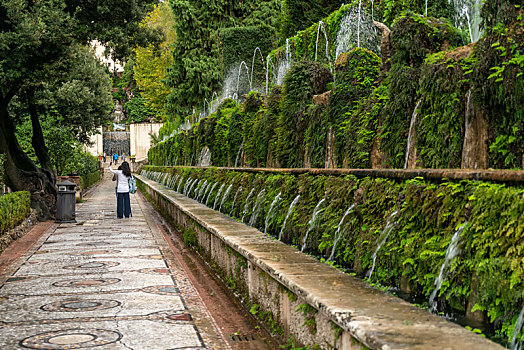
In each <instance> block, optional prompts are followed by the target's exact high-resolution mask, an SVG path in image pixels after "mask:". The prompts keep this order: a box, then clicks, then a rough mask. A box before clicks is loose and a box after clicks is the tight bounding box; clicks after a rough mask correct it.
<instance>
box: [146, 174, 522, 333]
mask: <svg viewBox="0 0 524 350" xmlns="http://www.w3.org/2000/svg"><path fill="white" fill-rule="evenodd" d="M145 170H148V171H167V172H170V173H171V174H173V175H180V176H184V177H185V178H189V179H191V178H195V177H198V178H199V179H206V180H208V182H211V183H215V182H217V183H218V185H217V186H216V189H215V192H217V191H218V187H219V186H221V184H224V183H225V184H231V183H233V185H232V189H231V195H230V196H229V197H228V198H226V200H225V203H224V206H223V212H225V213H227V214H229V213H232V216H233V217H234V218H236V219H238V220H240V219H241V218H242V216H245V218H244V221H249V219H250V215H251V212H252V210H253V209H252V201H251V200H253V199H254V198H255V197H256V195H257V193H259V192H260V190H261V189H265V195H264V197H263V200H262V201H261V211H260V213H259V218H260V220H257V222H256V225H257V226H258V227H261V228H263V227H264V218H265V216H266V215H267V213H268V211H269V207H270V205H271V202H272V201H273V199H274V198H275V196H276V195H277V194H278V193H281V197H282V200H281V205H279V206H277V207H276V208H274V210H275V218H274V220H273V223H272V224H271V225H270V226H269V229H268V234H271V235H273V236H274V237H278V236H279V233H280V229H281V227H282V224H283V221H284V219H285V217H286V215H287V212H288V208H289V206H290V204H291V202H292V201H293V199H294V198H295V197H296V196H297V194H300V195H301V197H300V200H299V202H298V204H297V206H296V207H295V210H294V211H293V213H292V215H291V216H290V218H289V220H288V223H287V224H286V229H285V230H284V231H283V232H282V241H284V242H285V243H288V244H293V245H296V246H301V245H302V239H303V238H304V235H305V233H306V231H307V230H308V227H309V225H308V222H309V220H310V219H311V215H312V212H313V209H314V207H315V206H316V205H317V203H318V202H319V201H320V200H321V199H323V198H325V199H326V203H325V206H324V208H323V212H322V214H321V215H320V216H319V220H318V223H317V226H316V228H315V229H313V230H312V231H311V232H310V235H309V237H308V243H307V251H308V252H310V253H313V254H314V255H316V256H320V257H323V258H327V257H328V256H329V255H330V254H331V252H332V248H333V243H334V240H335V232H336V231H337V230H338V229H339V227H338V225H339V224H340V220H341V218H342V216H343V215H344V213H345V212H346V210H347V209H348V207H350V206H351V205H353V204H355V207H354V210H353V211H352V212H351V213H349V214H348V215H347V216H346V218H345V220H344V221H343V222H342V224H341V229H340V231H339V233H340V239H339V241H338V244H337V246H336V248H335V252H334V260H333V262H332V263H333V264H335V265H337V266H340V267H343V268H349V269H352V270H353V271H355V272H356V273H357V274H359V275H360V276H363V275H364V274H365V272H366V271H367V270H368V269H369V268H370V267H371V265H372V259H371V257H372V254H373V252H374V251H375V249H376V247H377V240H378V238H379V236H380V234H381V232H382V231H383V230H384V227H385V225H386V222H387V220H388V218H389V217H390V216H391V215H392V213H394V212H395V211H396V212H397V214H396V216H394V217H393V219H394V222H396V226H395V228H394V229H393V230H392V231H391V233H390V235H389V237H388V239H387V241H386V242H385V244H384V246H383V247H382V248H381V250H380V251H379V252H378V255H377V259H376V265H375V270H374V273H373V280H372V281H371V282H373V283H380V285H382V286H390V287H395V288H400V287H401V286H402V285H403V283H405V284H409V288H410V289H411V291H412V292H413V293H415V294H417V295H420V296H423V297H425V298H427V297H429V295H430V294H431V292H432V291H433V289H434V281H435V278H436V277H437V276H438V274H439V270H440V267H441V265H442V263H443V261H444V257H445V254H446V250H447V247H448V246H449V243H450V241H451V237H452V236H453V234H454V233H455V232H456V230H457V229H458V227H460V226H462V225H465V229H464V231H463V233H462V238H461V242H462V243H461V250H462V253H461V255H460V257H459V258H457V259H455V260H454V261H453V262H452V264H451V269H450V273H449V275H448V277H447V279H446V281H445V282H444V283H443V285H442V288H441V290H440V293H439V297H438V298H439V303H440V304H445V305H447V306H448V307H452V308H453V309H455V310H456V311H457V312H465V310H466V309H471V308H472V307H473V305H471V304H469V302H470V293H473V302H474V303H475V304H476V306H475V308H476V309H478V310H483V311H484V312H485V313H486V315H487V316H488V317H489V318H490V321H491V322H492V324H493V326H494V328H495V329H496V330H497V332H498V334H499V336H500V337H501V338H508V337H510V336H511V329H512V327H513V325H514V324H515V322H516V319H517V317H518V314H519V311H520V309H521V303H522V300H524V293H523V292H522V291H523V290H524V279H523V278H524V264H522V263H521V262H522V261H524V260H523V258H524V256H523V254H524V245H523V243H522V242H524V239H522V238H524V226H523V225H522V223H523V222H524V218H523V217H522V213H524V189H523V188H522V187H516V186H508V185H498V184H491V183H486V182H478V181H475V182H472V181H444V182H433V181H427V180H423V179H421V178H415V179H412V180H408V181H402V180H391V179H384V178H355V177H353V176H324V175H311V174H303V175H300V176H297V175H291V174H272V173H269V172H267V173H251V172H249V173H248V172H244V171H242V170H239V171H227V170H224V169H214V168H211V169H206V170H202V169H189V168H182V167H176V168H168V167H154V166H146V167H145ZM139 187H140V188H141V189H142V187H143V185H142V184H140V182H139ZM249 193H251V197H250V201H251V204H250V205H248V206H247V209H246V201H247V199H248V197H249ZM235 194H236V197H237V198H236V203H235V205H234V207H233V203H232V202H233V200H234V197H235ZM211 198H213V196H211ZM224 208H225V209H224ZM245 209H246V212H244V210H245ZM228 251H229V254H230V255H231V257H232V258H234V259H235V260H236V264H235V265H236V266H235V267H233V268H232V270H231V271H229V272H228V276H227V277H226V280H228V283H229V284H230V286H231V287H232V288H235V289H237V290H239V289H242V288H241V287H240V286H241V284H239V283H240V282H239V279H238V276H239V274H241V273H242V271H243V270H244V269H245V268H246V263H247V262H246V260H245V258H243V257H242V256H240V255H239V254H238V253H236V252H235V251H233V250H228ZM474 275H475V276H476V279H477V281H476V285H477V286H476V287H474V288H473V287H472V285H473V281H472V276H474ZM267 278H268V277H267V276H265V275H264V279H267ZM384 288H388V287H384ZM286 292H287V294H288V298H289V300H290V301H292V302H295V301H296V296H294V295H293V293H291V292H290V291H286ZM311 322H312V321H311ZM312 325H313V324H311V326H312Z"/></svg>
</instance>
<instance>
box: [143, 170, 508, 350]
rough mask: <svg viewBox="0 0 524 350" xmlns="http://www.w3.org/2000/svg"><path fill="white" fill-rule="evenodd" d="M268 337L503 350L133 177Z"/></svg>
mask: <svg viewBox="0 0 524 350" xmlns="http://www.w3.org/2000/svg"><path fill="white" fill-rule="evenodd" d="M136 178H137V181H138V184H139V187H140V188H141V190H142V192H143V193H144V194H146V196H148V197H149V199H150V200H151V201H153V202H154V204H156V205H157V206H158V207H159V209H160V210H161V211H162V212H163V214H164V215H166V216H168V218H169V219H170V220H171V221H172V222H173V223H174V224H175V225H176V226H177V227H178V229H179V230H180V231H181V232H183V233H184V236H185V238H186V239H187V242H191V239H193V240H194V241H193V244H194V245H195V248H196V249H197V250H198V251H199V252H200V254H201V255H202V256H203V257H204V258H205V259H206V260H207V261H208V262H209V263H210V265H211V266H212V267H213V268H214V269H215V270H216V272H217V273H218V274H219V275H220V276H222V278H223V279H224V281H225V282H226V284H228V285H229V287H230V288H231V289H233V291H234V292H235V293H236V294H237V295H238V296H239V297H240V298H241V299H242V300H243V301H244V302H245V303H249V304H248V305H249V306H250V307H251V311H252V312H253V313H254V314H256V316H258V317H259V319H261V320H262V321H264V322H265V324H266V326H267V327H268V328H269V329H270V331H271V332H272V333H273V334H274V335H276V336H279V337H281V339H282V340H285V339H287V338H289V337H290V336H293V337H294V338H295V339H297V340H298V341H299V342H300V343H303V344H307V345H310V346H313V345H318V346H319V347H320V348H322V349H360V348H365V347H367V348H370V349H384V350H386V349H461V350H462V349H502V347H501V346H500V345H498V344H496V343H494V342H491V341H489V340H487V339H485V338H483V337H481V336H479V335H477V334H475V333H473V332H470V331H468V330H466V329H465V328H462V327H460V326H458V325H456V324H454V323H451V322H448V321H446V320H445V319H443V318H440V317H438V316H435V315H432V314H430V313H429V312H428V311H426V310H422V309H420V308H417V307H416V306H414V305H411V304H409V303H407V302H405V301H404V300H402V299H400V298H397V297H395V296H392V295H389V294H387V293H385V292H382V291H380V290H378V289H376V288H374V287H371V286H370V285H369V284H367V283H366V282H364V281H362V280H361V279H358V278H356V277H353V276H351V275H348V274H345V273H343V272H341V271H339V270H337V269H335V268H333V267H331V266H329V265H327V264H324V263H321V262H319V261H317V260H316V259H314V258H312V257H310V256H307V255H305V254H303V253H301V252H300V251H298V250H297V249H295V248H293V247H291V246H288V245H286V244H284V243H282V242H280V241H277V240H275V239H273V238H271V237H269V236H267V235H265V234H263V233H262V232H260V231H258V230H257V229H255V228H252V227H250V226H247V225H245V224H243V223H239V222H237V221H235V220H233V219H231V218H229V217H227V216H226V215H224V214H221V213H220V212H217V211H215V210H212V209H210V208H208V207H207V206H205V205H203V204H200V203H199V202H197V201H195V200H193V199H190V198H188V197H186V196H184V195H181V194H179V193H177V192H175V191H173V190H170V189H168V188H166V187H164V186H162V185H161V184H159V183H157V182H154V181H151V180H149V179H146V178H144V177H141V176H139V175H137V176H136Z"/></svg>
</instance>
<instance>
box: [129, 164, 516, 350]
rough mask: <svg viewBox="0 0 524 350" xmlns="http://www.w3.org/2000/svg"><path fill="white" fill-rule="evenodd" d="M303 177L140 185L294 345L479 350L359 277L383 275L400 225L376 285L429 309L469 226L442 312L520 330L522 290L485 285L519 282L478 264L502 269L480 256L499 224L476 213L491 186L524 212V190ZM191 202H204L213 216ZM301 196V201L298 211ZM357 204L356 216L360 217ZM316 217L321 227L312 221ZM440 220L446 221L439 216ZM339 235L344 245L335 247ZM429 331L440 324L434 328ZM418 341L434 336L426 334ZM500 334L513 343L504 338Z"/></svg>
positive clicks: (179, 178)
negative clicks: (380, 243) (486, 313)
mask: <svg viewBox="0 0 524 350" xmlns="http://www.w3.org/2000/svg"><path fill="white" fill-rule="evenodd" d="M302 172H303V173H302V174H300V175H299V174H289V173H285V172H284V171H282V172H278V171H271V170H268V171H264V170H262V169H253V170H247V171H236V170H232V169H194V168H193V169H191V168H159V167H146V170H145V171H143V173H142V174H143V176H142V177H139V178H140V179H141V180H140V186H139V187H140V188H141V190H142V191H143V192H144V193H146V194H147V195H148V196H149V198H150V199H151V200H152V201H153V202H154V203H156V204H157V205H158V206H159V208H160V209H161V210H162V212H163V213H164V214H165V215H166V216H167V217H169V218H170V219H171V220H172V221H173V222H174V224H175V225H177V226H178V228H179V230H180V232H182V233H183V234H184V240H185V242H186V244H188V245H193V246H195V248H196V249H198V250H199V251H200V253H201V254H202V255H203V256H204V257H205V258H206V260H208V261H209V262H211V264H212V266H214V267H215V268H216V271H217V272H218V273H219V274H220V275H221V276H222V277H223V279H224V280H225V281H226V283H227V284H228V285H229V287H230V288H231V289H233V290H234V291H235V292H236V293H237V294H238V295H240V296H241V297H242V298H243V301H244V302H245V303H247V304H248V307H251V311H252V312H253V313H254V314H256V315H257V316H259V317H260V318H261V320H263V321H264V322H265V323H266V325H268V326H269V328H270V329H271V330H272V331H273V333H274V334H275V335H278V336H284V337H285V338H287V337H289V336H291V335H293V336H294V337H295V338H296V339H297V341H298V342H299V343H302V344H308V345H310V346H313V345H315V344H317V345H319V346H320V348H323V349H328V348H338V349H341V348H351V347H350V346H351V338H352V337H354V338H356V339H357V340H358V342H359V343H360V344H361V345H362V344H363V345H365V346H368V347H370V348H373V349H381V348H384V349H385V348H388V346H389V348H391V349H396V348H398V349H401V348H402V349H406V348H416V347H417V346H419V347H420V348H428V347H424V346H430V344H431V346H434V347H435V348H439V346H441V348H454V347H457V348H460V347H463V346H468V345H465V344H466V343H467V342H468V341H469V340H468V341H466V343H462V341H464V339H465V338H463V337H462V336H463V333H462V332H466V333H465V334H468V332H467V331H466V330H464V329H463V331H459V330H458V329H460V328H455V327H457V326H452V324H450V323H448V322H446V321H444V320H443V319H440V318H438V317H435V316H432V315H430V314H429V313H428V311H426V310H421V309H418V308H416V307H414V306H408V304H406V303H404V302H402V301H401V300H400V299H397V298H394V297H392V296H388V295H387V294H384V293H382V292H380V291H379V290H378V289H375V288H371V286H369V285H368V284H366V283H364V282H363V281H361V280H359V279H357V278H354V277H352V276H354V275H360V276H362V275H363V274H364V273H365V272H366V271H367V270H368V269H369V268H370V267H371V265H372V255H373V252H374V250H375V248H376V242H377V240H378V238H379V236H380V235H381V233H382V232H383V229H384V227H385V226H386V223H387V222H394V225H393V226H394V229H393V230H392V231H391V233H390V235H389V238H388V239H387V241H386V243H385V245H384V247H383V248H382V250H380V251H379V254H378V255H377V259H376V266H375V270H374V274H373V275H372V278H371V282H372V284H374V285H376V286H377V287H379V288H382V289H384V290H388V289H389V290H397V291H399V290H402V291H404V292H411V293H413V295H414V294H416V293H420V294H423V295H425V298H426V300H427V296H429V293H430V292H431V291H432V290H433V289H434V287H433V282H434V280H435V278H436V276H437V275H438V273H439V269H440V266H441V265H442V262H443V260H444V255H445V252H446V249H447V246H448V245H449V242H450V240H451V236H453V235H454V233H455V232H456V231H457V227H459V226H461V225H462V224H466V225H465V226H464V227H465V229H464V232H463V235H462V237H461V243H460V247H461V250H462V254H461V255H460V257H459V258H458V259H456V260H454V261H453V262H452V265H451V266H452V268H451V269H450V274H449V277H448V278H447V279H446V281H445V282H444V283H443V285H442V289H441V293H440V294H441V297H440V298H438V301H439V302H438V303H439V310H444V309H446V308H449V306H453V307H457V306H458V307H461V309H462V312H463V314H464V315H465V314H466V312H467V308H468V307H469V308H471V306H472V303H478V304H479V306H480V307H483V306H484V305H487V308H489V310H490V312H494V311H497V312H498V313H504V314H505V318H506V319H507V320H508V322H511V321H509V320H510V319H513V320H515V319H516V316H517V315H518V313H519V311H520V305H518V303H515V302H516V300H514V299H513V300H508V299H511V296H510V295H503V294H504V293H506V292H509V291H508V289H514V290H513V292H517V290H522V289H521V288H520V286H514V287H511V288H510V287H509V286H507V285H506V286H505V288H504V287H502V286H500V287H501V288H500V290H498V291H494V290H489V288H486V287H485V282H488V281H493V280H495V279H497V283H501V280H503V279H505V278H510V277H511V276H509V275H506V276H504V274H505V273H509V270H507V269H506V270H505V271H506V272H505V273H502V274H500V273H499V274H498V276H497V274H495V275H494V271H493V270H490V267H489V266H486V269H487V270H490V272H489V273H491V276H490V277H489V276H487V274H483V273H482V272H481V271H482V270H483V269H478V267H479V266H478V265H484V264H488V265H490V263H489V261H487V258H486V256H485V255H487V254H489V253H488V252H486V251H485V252H484V253H482V254H481V253H480V252H479V253H478V254H476V253H475V252H474V250H475V246H476V245H477V244H479V243H480V242H482V241H483V237H482V236H483V235H482V234H479V232H478V226H480V225H482V224H483V223H484V224H485V223H486V221H487V220H488V219H487V218H484V219H481V218H479V219H478V220H475V219H474V218H473V217H472V216H473V215H474V214H477V213H478V212H479V211H480V212H483V211H482V210H481V209H479V207H478V206H480V205H484V204H485V202H486V201H482V202H481V203H476V202H475V199H474V198H473V197H474V196H475V195H481V193H480V192H479V191H482V190H481V189H482V188H483V190H484V191H488V192H490V191H494V192H496V193H498V194H499V195H500V194H501V193H505V195H504V197H505V200H503V201H504V202H505V201H506V200H507V201H508V203H506V205H509V206H513V205H516V206H519V205H520V206H522V205H523V204H524V203H522V199H520V203H519V204H516V203H515V202H514V200H515V199H517V198H521V197H522V193H523V191H522V190H521V189H517V188H512V187H510V188H506V187H505V186H504V185H493V184H492V185H487V184H484V186H483V185H480V184H479V186H478V188H477V187H476V186H475V185H473V184H472V183H469V182H467V181H464V182H462V183H461V182H456V183H453V182H443V183H437V182H430V181H424V180H423V179H421V178H415V179H412V180H408V181H406V180H393V179H389V180H388V179H385V178H370V177H367V178H357V177H355V176H353V175H331V176H327V175H323V174H321V173H317V174H311V173H308V172H307V171H305V170H302ZM146 177H150V178H153V179H155V180H157V181H159V182H160V183H159V182H157V181H152V180H149V179H147V178H146ZM161 183H164V184H166V185H167V187H165V186H162V185H161ZM169 188H174V189H175V190H177V191H178V192H175V191H174V190H171V189H169ZM181 193H186V194H187V195H189V196H190V197H193V198H198V199H199V201H200V202H203V203H207V204H208V207H209V208H208V207H205V206H204V205H202V204H200V203H198V202H197V201H194V200H191V199H189V198H187V197H186V196H184V195H182V194H181ZM297 195H300V197H299V199H298V200H297V201H295V200H296V199H297ZM508 196H509V197H508ZM519 196H520V197H519ZM510 197H511V198H510ZM431 200H435V202H436V203H431ZM293 201H295V204H296V206H295V207H292V206H291V207H292V208H293V209H292V210H291V214H290V215H288V213H289V212H290V210H289V208H290V204H291V203H292V202H293ZM517 202H519V200H517ZM319 203H323V204H320V205H319ZM468 203H469V204H468ZM353 204H355V206H354V207H353V208H354V211H349V210H348V208H350V207H351V206H352V205H353ZM498 204H499V205H500V203H498ZM464 206H466V207H467V208H464ZM212 208H215V209H217V210H220V211H222V212H223V213H226V214H228V215H231V216H232V217H233V218H236V220H238V221H244V222H245V223H248V224H251V226H252V227H248V226H246V225H244V224H242V223H240V222H238V221H235V220H231V219H229V218H227V217H226V216H224V215H222V214H219V213H217V212H216V211H214V210H212ZM315 208H316V209H317V214H318V215H317V220H316V221H315V220H313V221H312V212H313V211H314V210H315ZM319 208H320V210H318V209H319ZM507 209H508V208H506V209H504V210H499V211H498V215H497V214H495V213H494V214H493V216H490V218H491V219H490V220H493V217H500V214H503V215H502V216H503V217H504V216H507V214H506V213H505V211H506V210H507ZM513 210H514V211H518V209H517V208H514V209H513ZM394 211H397V212H398V214H397V215H396V216H394V219H393V220H392V219H391V218H388V217H389V216H391V214H392V213H393V212H394ZM509 211H510V212H511V210H509ZM466 212H467V213H466ZM502 212H503V213H502ZM437 213H440V214H442V215H443V217H442V218H440V219H439V218H437ZM268 214H269V215H268ZM517 215H520V214H517ZM286 216H288V218H287V220H286ZM342 217H344V220H341V218H342ZM499 220H500V222H499V223H498V224H497V225H496V226H497V228H498V226H499V225H507V224H508V222H507V221H506V219H499ZM284 221H285V222H286V223H285V224H284ZM509 221H511V219H510V220H509ZM313 222H314V224H312V223H313ZM503 222H504V223H503ZM513 225H515V223H513ZM494 226H495V225H494ZM510 226H511V224H510ZM517 226H518V225H517ZM282 227H284V229H282ZM255 228H258V230H256V229H255ZM494 229H495V227H492V228H491V231H490V232H491V234H492V235H498V234H500V235H501V236H503V235H504V234H503V233H502V232H501V233H495V232H493V231H492V230H494ZM262 232H267V233H268V235H269V236H268V235H264V234H263V233H262ZM521 233H522V232H521ZM306 235H308V238H307V240H306V241H304V238H305V236H306ZM271 236H272V237H271ZM279 236H281V241H282V242H285V243H288V244H289V245H291V246H296V247H297V248H298V250H300V249H302V247H304V246H305V248H304V251H305V252H308V253H311V254H313V255H315V256H316V257H317V258H319V259H320V260H321V261H324V262H326V260H328V259H329V257H330V256H331V255H333V257H332V259H331V260H330V261H329V264H330V265H337V266H339V267H342V268H344V270H346V271H347V272H348V273H346V274H344V273H341V272H339V271H336V269H333V268H332V267H330V266H328V264H322V263H320V262H318V260H315V259H312V258H310V257H308V256H307V255H305V254H302V253H300V252H299V251H298V250H297V249H296V248H292V247H290V246H289V245H288V246H286V245H284V244H282V243H281V242H279V241H278V240H276V239H275V238H278V237H279ZM336 236H339V238H338V240H337V244H336V247H335V249H333V244H334V242H335V240H336V239H335V237H336ZM486 239H487V238H486ZM489 240H490V242H491V241H492V240H493V236H492V237H491V238H490V239H489ZM304 242H305V244H304ZM501 249H504V248H503V247H501ZM499 255H503V254H502V253H500V252H499ZM517 255H518V254H517ZM515 259H517V258H515ZM510 260H513V259H504V258H502V259H501V260H500V261H499V263H501V264H502V265H505V264H506V263H508V262H509V261H510ZM517 260H518V259H517ZM500 267H501V266H497V267H495V270H497V269H498V268H500ZM507 267H508V268H509V265H508V266H507ZM475 268H476V269H477V270H476V271H477V276H478V277H476V278H475V280H476V281H477V282H476V283H477V284H476V286H477V287H476V288H473V289H474V290H472V288H471V286H472V285H475V284H474V282H472V278H471V276H469V277H468V273H471V271H472V270H470V269H475ZM486 272H487V271H486ZM313 276H314V278H312V277H313ZM490 283H491V282H490ZM388 286H389V287H388ZM393 286H394V287H395V288H390V287H393ZM479 286H483V287H479ZM491 287H492V288H493V287H494V286H493V285H491ZM510 293H511V292H510ZM495 295H497V296H496V297H495ZM513 296H514V295H513ZM494 297H495V298H501V297H502V298H508V299H505V302H506V303H507V302H509V303H515V304H513V307H514V308H515V309H514V310H511V309H506V310H503V308H502V307H501V306H500V305H499V306H496V305H495V304H496V303H495V302H494V299H491V298H494ZM490 300H492V301H491V302H490ZM506 305H508V304H506ZM390 307H391V309H390ZM470 311H471V310H470ZM405 312H407V313H405ZM408 315H410V316H408ZM474 316H475V315H474V314H473V313H470V315H469V319H470V320H472V319H475V317H474ZM513 316H514V317H513ZM411 317H413V318H411ZM480 319H482V317H480ZM422 320H424V321H422ZM476 320H479V318H476ZM426 321H427V322H430V324H431V325H430V324H423V323H424V322H426ZM433 322H435V323H433ZM406 325H414V327H406ZM498 326H501V323H499V324H498ZM508 326H509V324H506V329H507V328H508ZM383 327H385V328H383ZM447 327H450V328H447ZM418 331H422V332H423V333H424V334H416V333H417V332H418ZM434 331H435V332H437V333H438V332H444V333H446V335H445V336H444V335H442V337H441V338H442V341H443V342H446V344H441V343H440V340H439V338H440V336H438V335H437V334H435V333H433V332H434ZM412 332H413V333H412ZM450 334H453V335H452V336H450ZM469 334H470V335H473V334H472V333H469ZM497 334H498V335H500V336H501V337H504V333H503V332H501V331H500V329H499V331H498V333H497ZM491 335H493V334H491ZM455 337H456V338H455ZM465 337H466V338H467V339H470V340H471V339H476V338H469V336H468V335H466V336H465ZM415 339H416V341H415ZM479 339H481V338H479ZM426 342H427V343H426ZM415 343H417V344H415ZM421 344H422V345H421ZM424 344H426V345H424ZM469 344H470V345H469V346H473V347H474V348H489V347H491V346H493V347H495V348H496V345H495V344H493V343H483V344H480V343H478V344H473V343H469ZM359 347H360V346H359ZM359 347H357V348H359Z"/></svg>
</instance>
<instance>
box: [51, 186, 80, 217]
mask: <svg viewBox="0 0 524 350" xmlns="http://www.w3.org/2000/svg"><path fill="white" fill-rule="evenodd" d="M56 185H57V186H58V192H57V198H56V219H55V222H76V220H75V216H76V215H75V204H76V200H75V193H76V191H75V187H76V184H75V183H74V182H71V181H68V180H66V181H63V182H59V183H57V184H56Z"/></svg>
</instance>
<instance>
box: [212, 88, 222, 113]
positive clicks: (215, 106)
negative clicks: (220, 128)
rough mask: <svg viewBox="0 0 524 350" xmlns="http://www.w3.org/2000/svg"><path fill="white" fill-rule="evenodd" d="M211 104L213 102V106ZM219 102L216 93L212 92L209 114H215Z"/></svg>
mask: <svg viewBox="0 0 524 350" xmlns="http://www.w3.org/2000/svg"><path fill="white" fill-rule="evenodd" d="M215 101H216V102H215ZM213 102H215V104H213ZM219 102H220V100H219V98H218V94H217V92H216V91H213V94H212V95H211V113H215V112H216V110H217V108H218V104H219Z"/></svg>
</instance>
